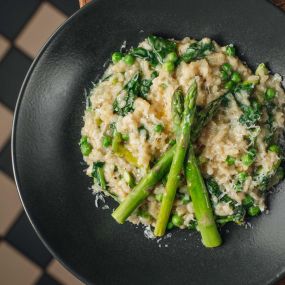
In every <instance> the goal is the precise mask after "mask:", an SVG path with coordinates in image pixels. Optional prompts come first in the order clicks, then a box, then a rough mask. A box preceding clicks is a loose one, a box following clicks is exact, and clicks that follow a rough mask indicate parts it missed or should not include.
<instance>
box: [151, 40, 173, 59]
mask: <svg viewBox="0 0 285 285" xmlns="http://www.w3.org/2000/svg"><path fill="white" fill-rule="evenodd" d="M147 40H148V42H149V44H150V46H151V47H152V49H153V53H154V54H155V55H156V58H157V61H158V62H159V63H161V64H162V63H163V60H164V58H165V57H166V56H167V55H168V54H169V53H171V52H175V51H176V42H174V41H171V40H167V39H164V38H162V37H157V36H149V37H148V38H147Z"/></svg>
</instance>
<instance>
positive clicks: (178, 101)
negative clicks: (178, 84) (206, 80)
mask: <svg viewBox="0 0 285 285" xmlns="http://www.w3.org/2000/svg"><path fill="white" fill-rule="evenodd" d="M183 109H184V95H183V91H182V89H181V88H177V89H176V90H175V92H174V93H173V95H172V99H171V117H172V122H173V127H174V132H175V134H176V135H177V134H178V132H179V131H180V124H181V120H182V114H183Z"/></svg>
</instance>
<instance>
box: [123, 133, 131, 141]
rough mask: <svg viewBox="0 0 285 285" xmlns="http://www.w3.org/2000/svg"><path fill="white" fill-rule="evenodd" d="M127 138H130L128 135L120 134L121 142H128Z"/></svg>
mask: <svg viewBox="0 0 285 285" xmlns="http://www.w3.org/2000/svg"><path fill="white" fill-rule="evenodd" d="M129 138H130V136H129V134H122V140H123V141H125V142H126V141H128V140H129Z"/></svg>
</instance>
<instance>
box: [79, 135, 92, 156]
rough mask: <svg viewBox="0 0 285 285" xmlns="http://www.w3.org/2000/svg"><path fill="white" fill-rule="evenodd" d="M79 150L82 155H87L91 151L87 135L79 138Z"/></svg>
mask: <svg viewBox="0 0 285 285" xmlns="http://www.w3.org/2000/svg"><path fill="white" fill-rule="evenodd" d="M79 145H80V150H81V153H82V154H83V155H84V156H88V155H89V154H90V153H91V151H92V149H93V148H92V145H91V144H90V143H89V142H88V138H87V136H84V137H82V138H81V140H80V143H79Z"/></svg>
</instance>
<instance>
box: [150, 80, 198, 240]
mask: <svg viewBox="0 0 285 285" xmlns="http://www.w3.org/2000/svg"><path fill="white" fill-rule="evenodd" d="M196 98H197V83H196V81H195V80H194V81H193V83H192V84H191V86H190V88H189V90H188V92H187V94H186V96H185V104H184V111H183V116H182V122H181V125H180V131H179V132H177V135H176V137H177V139H176V141H177V142H176V149H175V153H174V156H173V160H172V164H171V167H170V171H169V174H168V179H167V183H166V189H165V194H164V195H163V198H162V203H161V207H160V211H159V214H158V217H157V221H156V225H155V229H154V234H155V235H156V236H163V235H164V233H165V229H166V226H167V223H168V220H169V216H170V213H171V209H172V205H173V201H174V198H175V195H176V190H177V186H178V183H179V179H180V173H181V170H182V168H183V162H184V159H185V156H186V152H187V149H188V145H189V143H190V133H191V132H190V130H191V126H192V124H193V120H194V114H195V111H196Z"/></svg>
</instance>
